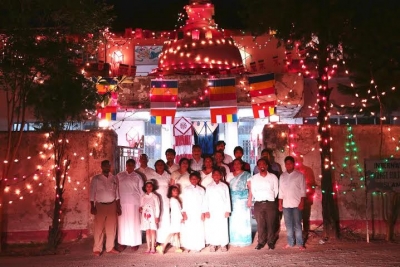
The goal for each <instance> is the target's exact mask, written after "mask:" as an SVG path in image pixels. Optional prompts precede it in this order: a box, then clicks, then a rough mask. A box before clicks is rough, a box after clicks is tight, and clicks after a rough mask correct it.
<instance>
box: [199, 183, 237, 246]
mask: <svg viewBox="0 0 400 267" xmlns="http://www.w3.org/2000/svg"><path fill="white" fill-rule="evenodd" d="M203 210H204V212H209V213H210V218H208V219H206V220H205V231H206V237H207V243H209V244H210V245H213V246H226V245H227V244H228V243H229V232H228V218H225V213H226V212H231V199H230V195H229V187H228V186H227V185H226V184H225V183H224V182H219V183H218V184H217V183H215V182H212V183H211V184H209V185H208V186H207V188H206V195H205V199H204V205H203Z"/></svg>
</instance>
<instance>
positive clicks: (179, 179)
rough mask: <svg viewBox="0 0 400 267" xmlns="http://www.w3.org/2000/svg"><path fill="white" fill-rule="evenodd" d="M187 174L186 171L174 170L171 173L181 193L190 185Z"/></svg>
mask: <svg viewBox="0 0 400 267" xmlns="http://www.w3.org/2000/svg"><path fill="white" fill-rule="evenodd" d="M189 176H190V175H189V173H188V172H185V173H184V174H181V173H180V172H179V171H174V172H173V173H171V179H172V180H174V181H175V184H177V185H179V187H180V190H181V193H183V191H184V190H185V189H186V187H188V186H189V185H191V183H190V179H189Z"/></svg>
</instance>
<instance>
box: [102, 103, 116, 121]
mask: <svg viewBox="0 0 400 267" xmlns="http://www.w3.org/2000/svg"><path fill="white" fill-rule="evenodd" d="M97 117H98V118H99V119H103V120H108V121H111V120H113V121H115V120H117V107H116V106H107V107H104V108H100V109H98V110H97Z"/></svg>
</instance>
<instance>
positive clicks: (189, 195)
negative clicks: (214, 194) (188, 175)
mask: <svg viewBox="0 0 400 267" xmlns="http://www.w3.org/2000/svg"><path fill="white" fill-rule="evenodd" d="M204 195H205V192H204V189H203V188H202V187H201V186H193V185H189V186H188V187H186V188H185V190H184V191H183V194H182V212H186V215H187V220H185V222H184V223H183V225H182V231H181V241H182V246H183V247H184V248H186V249H187V250H195V251H200V250H202V249H203V248H204V246H205V237H204V222H203V221H202V220H201V215H202V213H203V211H202V208H203V201H204Z"/></svg>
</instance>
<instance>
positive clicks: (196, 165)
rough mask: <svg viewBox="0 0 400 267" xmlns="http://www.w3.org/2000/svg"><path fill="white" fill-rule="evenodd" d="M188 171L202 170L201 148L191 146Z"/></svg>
mask: <svg viewBox="0 0 400 267" xmlns="http://www.w3.org/2000/svg"><path fill="white" fill-rule="evenodd" d="M190 169H191V170H192V171H198V172H200V171H202V170H203V158H202V157H201V147H200V146H199V145H193V146H192V158H191V160H190Z"/></svg>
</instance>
